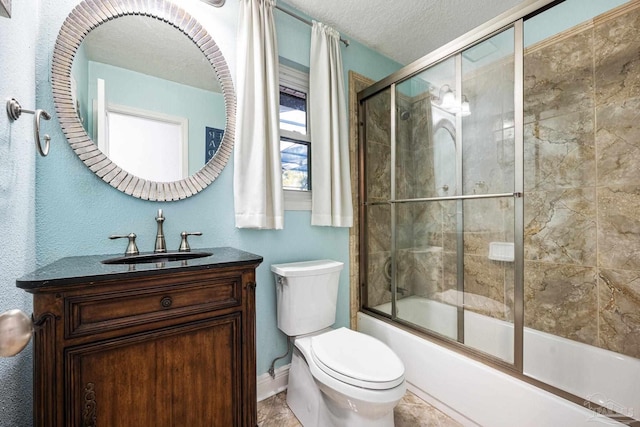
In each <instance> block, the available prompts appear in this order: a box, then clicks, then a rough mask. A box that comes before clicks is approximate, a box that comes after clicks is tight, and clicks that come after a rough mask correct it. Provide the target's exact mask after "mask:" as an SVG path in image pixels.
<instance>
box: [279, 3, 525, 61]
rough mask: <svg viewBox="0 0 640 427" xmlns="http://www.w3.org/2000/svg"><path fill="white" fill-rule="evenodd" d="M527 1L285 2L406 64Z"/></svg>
mask: <svg viewBox="0 0 640 427" xmlns="http://www.w3.org/2000/svg"><path fill="white" fill-rule="evenodd" d="M525 1H526V0H395V1H391V0H284V1H282V2H283V3H286V4H288V5H290V6H292V7H294V8H295V9H297V10H299V11H301V12H304V13H306V14H307V15H309V16H311V17H312V18H313V19H315V20H318V21H320V22H323V23H325V24H327V25H330V26H332V27H334V28H335V29H336V30H338V31H339V32H340V33H341V35H342V37H343V38H347V39H349V38H351V39H355V40H357V41H359V42H360V43H362V44H364V45H365V46H368V47H370V48H372V49H374V50H376V51H378V52H380V53H382V54H384V55H385V56H387V57H389V58H391V59H394V60H396V61H397V62H399V63H401V64H403V65H405V64H408V63H410V62H413V61H414V60H416V59H418V58H420V57H422V56H424V55H426V54H427V53H430V52H431V51H433V50H435V49H437V48H439V47H441V46H443V45H445V44H447V43H448V42H450V41H451V40H454V39H456V38H457V37H459V36H461V35H462V34H464V33H466V32H468V31H470V30H472V29H474V28H475V27H477V26H479V25H481V24H483V23H485V22H487V21H489V20H490V19H492V18H495V17H496V16H498V15H500V14H501V13H503V12H505V11H507V10H509V9H511V8H512V7H514V6H516V5H518V4H520V3H524V2H525Z"/></svg>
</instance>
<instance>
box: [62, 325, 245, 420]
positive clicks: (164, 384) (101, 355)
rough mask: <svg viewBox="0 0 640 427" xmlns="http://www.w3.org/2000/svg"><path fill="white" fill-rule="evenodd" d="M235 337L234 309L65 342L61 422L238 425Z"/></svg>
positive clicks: (238, 330)
mask: <svg viewBox="0 0 640 427" xmlns="http://www.w3.org/2000/svg"><path fill="white" fill-rule="evenodd" d="M240 345H241V318H240V314H234V315H231V316H227V317H224V318H220V319H212V320H207V321H202V322H196V323H192V324H187V325H183V326H180V327H177V328H172V329H169V330H163V331H157V332H152V333H146V334H140V335H135V336H130V337H126V338H121V339H116V340H110V341H107V342H103V343H99V344H94V345H87V346H80V347H76V348H73V349H69V350H68V351H67V352H66V356H65V360H66V364H67V369H66V372H67V373H68V374H67V385H68V387H67V390H68V393H69V394H68V395H67V396H66V405H67V411H66V414H68V416H69V419H68V423H67V425H69V426H83V427H84V426H109V427H119V426H123V427H125V426H126V427H130V426H158V427H163V426H167V427H169V426H190V427H198V426H203V427H205V426H206V427H210V426H224V427H228V426H234V425H238V421H237V420H240V419H241V412H240V411H241V406H240V402H241V399H242V394H241V379H242V371H241V370H242V367H241V363H240V360H242V359H241V351H240Z"/></svg>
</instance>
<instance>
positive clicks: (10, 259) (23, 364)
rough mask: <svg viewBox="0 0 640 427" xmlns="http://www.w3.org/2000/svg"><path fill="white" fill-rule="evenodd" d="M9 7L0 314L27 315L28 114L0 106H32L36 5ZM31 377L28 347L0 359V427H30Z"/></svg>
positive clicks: (1, 29)
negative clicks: (11, 102)
mask: <svg viewBox="0 0 640 427" xmlns="http://www.w3.org/2000/svg"><path fill="white" fill-rule="evenodd" d="M12 9H13V10H12V15H13V17H12V18H11V19H8V18H4V17H0V77H1V78H0V101H1V102H2V105H1V106H0V108H1V110H0V236H2V243H1V244H0V313H1V312H4V311H5V310H9V309H16V308H17V309H21V310H23V311H24V312H25V313H28V314H31V310H32V305H31V296H30V295H29V294H27V293H25V292H23V291H21V290H19V289H17V288H16V286H15V280H16V278H18V277H20V276H22V275H23V274H25V273H28V272H29V271H31V270H33V268H34V266H35V227H34V222H35V211H34V207H35V202H34V197H35V185H34V181H35V163H36V154H35V153H36V152H35V146H34V143H33V116H31V115H28V114H24V115H23V116H22V117H21V118H20V119H19V120H18V121H16V122H14V123H10V122H9V118H8V117H7V115H6V114H5V111H4V109H5V106H4V103H5V101H6V100H7V99H8V98H11V97H15V98H16V99H17V100H18V101H19V102H20V103H21V104H22V106H23V107H24V108H27V109H32V108H34V106H35V104H36V83H35V82H36V79H35V51H36V37H37V34H38V27H37V23H38V20H37V15H38V6H37V1H36V0H24V1H22V0H21V1H14V2H13V8H12ZM37 161H42V160H41V159H37ZM31 378H32V362H31V346H29V347H27V349H25V350H24V351H23V352H22V353H20V354H19V355H17V356H16V357H12V358H0V426H2V427H16V426H30V425H31V405H32V403H31V402H32V387H31V384H32V380H31Z"/></svg>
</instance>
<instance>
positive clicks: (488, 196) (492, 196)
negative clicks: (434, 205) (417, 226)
mask: <svg viewBox="0 0 640 427" xmlns="http://www.w3.org/2000/svg"><path fill="white" fill-rule="evenodd" d="M498 197H516V198H519V197H522V193H521V192H514V193H496V194H468V195H466V196H445V197H422V198H419V199H398V200H389V201H386V202H364V205H365V206H379V205H388V204H394V203H415V202H440V201H447V200H472V199H495V198H498Z"/></svg>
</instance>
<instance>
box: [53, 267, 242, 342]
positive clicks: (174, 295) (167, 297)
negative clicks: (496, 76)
mask: <svg viewBox="0 0 640 427" xmlns="http://www.w3.org/2000/svg"><path fill="white" fill-rule="evenodd" d="M241 285H242V280H241V277H238V276H235V277H231V278H221V279H217V280H215V279H214V280H208V281H202V282H196V283H189V284H174V285H172V286H171V287H162V288H161V289H154V288H149V289H146V290H144V291H141V290H140V289H138V290H136V291H122V292H111V293H103V294H96V295H84V296H78V297H68V298H66V299H65V317H66V318H67V320H68V321H67V322H65V325H66V328H65V335H66V336H67V337H69V338H73V337H78V336H84V335H88V334H95V333H98V332H105V331H111V330H114V329H122V328H128V327H132V326H137V325H142V324H148V323H153V322H156V321H160V320H167V319H171V318H176V317H182V316H187V315H193V314H198V313H205V312H209V311H213V310H219V309H223V308H228V307H234V306H240V305H241V302H242V289H241Z"/></svg>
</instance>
